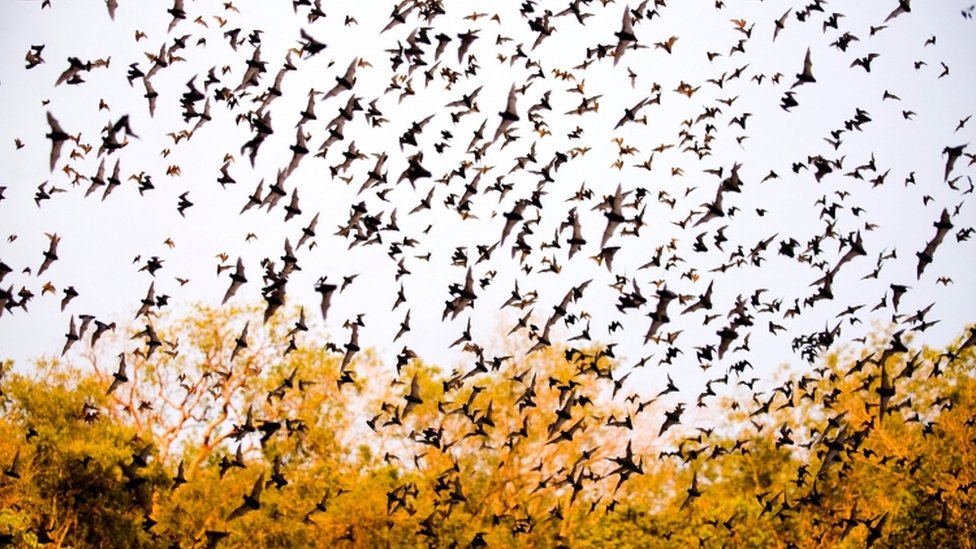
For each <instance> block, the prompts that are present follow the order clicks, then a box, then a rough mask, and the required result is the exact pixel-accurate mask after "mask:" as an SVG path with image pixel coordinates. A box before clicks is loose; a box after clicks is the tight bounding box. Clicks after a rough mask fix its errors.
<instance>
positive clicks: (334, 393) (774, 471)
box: [0, 308, 976, 547]
mask: <svg viewBox="0 0 976 549" xmlns="http://www.w3.org/2000/svg"><path fill="white" fill-rule="evenodd" d="M259 315H260V311H259V310H257V309H247V310H236V311H233V312H231V313H227V312H221V311H219V310H214V309H206V308H199V309H198V310H196V312H194V314H192V315H190V316H189V317H187V318H182V319H166V318H163V319H159V320H157V321H156V324H157V325H158V331H157V332H156V334H157V335H158V339H159V340H160V342H161V345H159V346H158V348H156V349H155V351H154V352H153V351H151V350H150V347H149V346H147V347H143V346H142V344H143V342H144V340H146V338H145V337H144V335H142V336H140V335H137V336H136V337H135V338H133V339H127V337H126V336H124V335H120V336H118V337H117V338H116V339H115V340H114V341H112V342H109V343H107V344H104V345H106V347H103V348H102V349H101V350H99V351H97V352H96V350H94V349H89V350H88V352H87V354H86V355H85V356H86V357H87V361H88V363H87V364H84V365H82V364H72V363H64V362H60V361H54V360H50V361H39V362H38V363H37V364H36V365H35V368H34V369H32V371H31V372H30V373H29V374H24V373H19V372H18V373H14V372H11V371H10V370H11V367H12V366H11V365H10V364H5V365H4V366H3V371H4V372H5V375H4V376H3V377H2V378H0V383H2V385H0V389H2V392H3V398H4V399H5V400H4V403H3V405H4V414H3V417H2V418H0V464H2V465H3V468H4V469H5V472H6V474H4V475H3V478H2V479H0V536H2V537H0V539H2V540H4V541H6V542H8V543H12V544H15V545H17V546H24V547H35V546H39V545H44V544H45V543H53V544H55V545H57V546H63V547H117V546H127V547H140V546H144V547H164V546H165V547H170V546H180V547H195V546H227V547H237V546H255V547H308V546H322V547H341V546H389V547H415V546H417V545H430V546H434V547H446V546H449V545H452V544H455V543H456V544H459V545H462V546H464V545H470V546H480V545H482V544H487V546H490V547H560V546H567V547H605V546H610V545H612V546H615V547H666V546H675V545H680V546H688V545H702V546H707V547H713V546H716V547H717V546H725V545H732V546H776V547H788V546H797V547H821V546H823V547H860V546H870V545H873V544H876V543H877V544H885V545H891V546H914V547H936V546H937V547H972V546H973V540H974V539H976V520H974V519H976V491H974V490H973V488H974V487H976V465H974V464H976V445H974V444H973V443H974V442H976V380H974V373H976V372H974V368H976V360H974V357H973V351H972V349H971V348H967V349H960V344H957V345H955V346H952V347H950V349H947V350H941V351H937V350H932V349H925V348H922V349H910V348H909V346H910V341H905V342H902V341H901V340H900V339H899V337H900V336H899V334H895V335H888V334H879V335H878V341H877V342H875V343H873V344H872V343H868V344H866V345H865V346H866V347H867V348H862V349H857V350H855V349H837V350H834V351H832V352H831V354H829V355H827V356H825V357H824V358H823V359H822V360H821V362H820V364H819V365H818V367H817V368H815V369H814V370H812V371H805V372H802V373H800V374H799V375H787V374H784V378H785V380H784V381H783V382H782V383H780V384H779V385H773V386H770V387H765V388H763V389H760V388H759V386H758V385H754V384H755V380H750V379H747V378H746V377H745V376H744V375H743V372H742V371H741V370H730V371H729V372H728V373H727V375H726V376H725V383H726V385H727V388H728V391H726V393H725V397H724V398H722V399H716V400H715V401H714V403H713V404H710V406H709V407H708V409H707V412H708V413H707V414H706V416H707V418H709V419H708V420H707V421H708V422H710V423H705V422H702V420H701V419H700V417H699V419H696V420H694V421H692V420H690V419H687V417H686V418H684V419H682V418H681V415H680V413H678V414H677V416H678V419H679V420H678V421H676V422H674V425H668V424H666V423H665V421H666V419H667V417H668V414H672V415H673V414H675V411H676V409H677V408H676V406H677V404H679V403H678V400H677V398H678V397H677V396H676V395H671V394H667V393H668V392H662V394H659V395H657V396H656V397H653V398H649V399H646V400H645V399H644V396H641V395H640V394H639V393H638V392H628V391H630V389H631V387H630V386H628V385H627V384H626V383H624V382H623V380H622V375H621V372H619V371H616V370H615V359H614V357H613V356H612V351H611V350H609V349H606V348H601V347H599V346H593V347H590V348H563V349H555V348H544V349H541V350H539V351H537V352H535V353H532V354H530V355H528V356H526V357H518V358H512V357H503V356H497V357H496V356H490V355H489V354H488V353H487V352H486V351H485V350H484V349H481V348H477V347H472V348H471V349H469V350H468V353H469V354H470V355H471V357H472V359H471V364H470V365H469V366H468V367H467V368H466V369H464V368H462V369H460V370H458V371H453V372H444V371H442V370H441V369H439V368H437V367H434V366H431V365H429V364H425V363H424V362H423V361H422V360H420V359H419V358H416V357H415V356H413V355H412V353H410V352H409V350H408V349H404V351H403V352H402V353H401V356H400V360H399V361H398V364H397V365H396V366H395V367H394V366H392V365H388V364H385V363H383V362H382V361H380V360H378V358H377V357H376V356H375V355H374V354H373V353H372V352H370V351H368V350H360V349H358V345H354V344H353V343H355V337H354V334H355V331H356V329H357V328H356V327H355V325H354V322H353V323H349V324H347V326H346V329H347V330H348V333H347V334H342V337H341V338H339V339H338V340H335V341H334V340H332V339H331V338H329V337H325V336H322V335H320V334H312V333H308V332H307V331H306V330H303V329H301V327H300V326H301V325H302V324H303V322H302V321H301V319H300V318H299V314H297V313H296V312H295V311H292V312H291V313H290V316H288V315H278V316H277V317H276V318H273V319H272V320H270V321H269V322H268V323H267V324H264V323H262V322H261V319H260V317H259ZM245 325H248V326H249V331H248V332H247V334H246V337H245V338H243V339H244V340H245V343H246V346H240V345H238V344H237V343H235V340H237V339H241V335H242V334H241V332H242V330H243V327H244V326H245ZM136 330H139V328H136ZM338 341H342V343H339V342H338ZM322 342H325V343H324V344H323V343H322ZM133 345H138V347H137V348H134V349H133V348H132V346H133ZM235 347H240V348H238V349H237V351H236V352H235V351H234V348H235ZM107 348H113V349H115V350H117V351H120V352H121V353H122V357H124V359H125V360H126V361H127V362H126V369H123V370H120V369H119V367H118V364H119V360H121V358H119V357H118V356H116V357H115V358H112V359H109V360H107V359H106V358H105V357H106V356H112V354H111V353H109V352H108V351H107V350H106V349H107ZM960 351H961V352H960ZM120 372H122V373H124V374H125V375H124V376H122V377H123V378H124V381H122V382H119V383H114V387H113V388H111V389H109V388H110V387H111V386H113V382H116V381H119V373H120ZM618 392H619V396H618V394H617V393H618ZM625 395H626V398H624V396H625ZM648 396H649V395H648ZM672 397H674V399H672ZM882 400H883V401H884V402H883V403H882ZM709 402H710V403H711V402H713V401H709ZM882 412H883V413H882ZM699 416H701V414H699ZM252 507H253V508H252Z"/></svg>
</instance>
